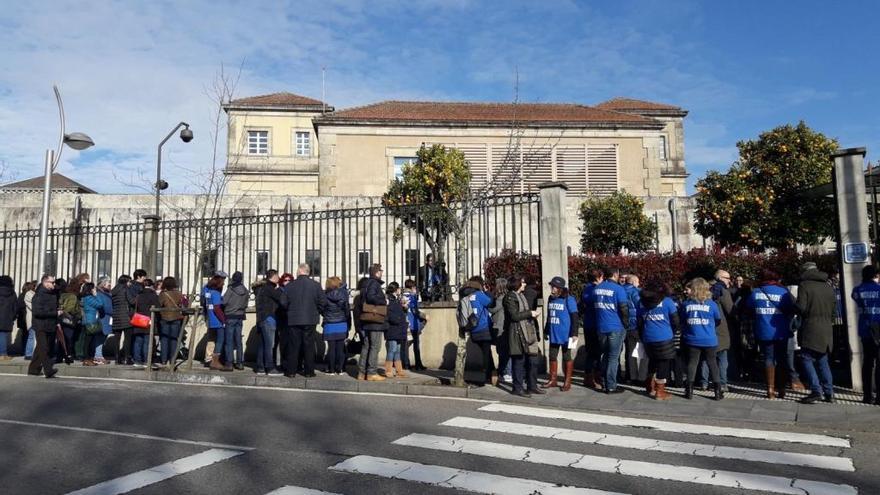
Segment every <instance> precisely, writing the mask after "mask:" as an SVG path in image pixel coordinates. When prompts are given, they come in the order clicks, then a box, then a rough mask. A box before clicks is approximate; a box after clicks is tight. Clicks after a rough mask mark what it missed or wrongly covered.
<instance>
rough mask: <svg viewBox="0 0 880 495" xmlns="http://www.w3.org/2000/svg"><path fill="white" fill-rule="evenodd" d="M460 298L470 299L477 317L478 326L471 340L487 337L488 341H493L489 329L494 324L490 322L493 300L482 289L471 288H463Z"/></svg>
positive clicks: (473, 330) (474, 329)
mask: <svg viewBox="0 0 880 495" xmlns="http://www.w3.org/2000/svg"><path fill="white" fill-rule="evenodd" d="M459 297H467V298H469V299H470V301H471V308H473V310H474V314H475V315H477V326H475V327H474V328H473V329H472V330H471V338H472V339H474V337H475V336H476V339H475V340H480V339H481V338H482V337H486V339H487V340H488V339H491V338H492V337H491V335H490V332H489V328H490V327H491V326H492V324H491V322H490V321H489V306H491V305H492V298H491V297H489V295H488V294H486V293H485V292H483V291H482V290H481V289H477V288H475V287H470V286H465V287H464V288H462V289H461V291H460V292H459Z"/></svg>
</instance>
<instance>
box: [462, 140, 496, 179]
mask: <svg viewBox="0 0 880 495" xmlns="http://www.w3.org/2000/svg"><path fill="white" fill-rule="evenodd" d="M457 148H458V150H459V151H461V152H462V153H464V157H465V159H467V161H468V165H469V166H470V170H471V187H475V188H478V187H485V186H486V183H487V182H488V181H489V162H488V158H489V157H488V152H487V150H486V145H485V144H461V145H458V146H457Z"/></svg>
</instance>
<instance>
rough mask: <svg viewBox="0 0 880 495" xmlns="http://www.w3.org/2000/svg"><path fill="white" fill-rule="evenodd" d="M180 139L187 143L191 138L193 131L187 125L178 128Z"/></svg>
mask: <svg viewBox="0 0 880 495" xmlns="http://www.w3.org/2000/svg"><path fill="white" fill-rule="evenodd" d="M180 139H181V140H182V141H183V142H184V143H188V142H190V141H192V140H193V131H191V130H190V128H189V127H187V128H185V129H181V130H180Z"/></svg>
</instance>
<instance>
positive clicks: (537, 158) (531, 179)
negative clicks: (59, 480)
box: [522, 146, 553, 192]
mask: <svg viewBox="0 0 880 495" xmlns="http://www.w3.org/2000/svg"><path fill="white" fill-rule="evenodd" d="M552 155H553V148H551V147H550V146H541V147H538V146H535V147H523V153H522V178H523V189H524V191H523V192H528V191H537V190H538V185H540V184H543V183H545V182H550V181H552V180H553V157H552Z"/></svg>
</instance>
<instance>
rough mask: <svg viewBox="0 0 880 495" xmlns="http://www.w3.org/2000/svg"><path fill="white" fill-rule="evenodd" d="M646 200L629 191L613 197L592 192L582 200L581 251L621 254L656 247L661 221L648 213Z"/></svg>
mask: <svg viewBox="0 0 880 495" xmlns="http://www.w3.org/2000/svg"><path fill="white" fill-rule="evenodd" d="M644 208H645V203H644V202H643V201H642V200H641V199H639V198H637V197H635V196H633V195H632V194H629V193H627V192H625V191H615V192H614V193H613V194H611V195H610V196H605V197H602V196H596V195H590V196H588V197H587V199H586V200H584V202H583V203H581V206H580V210H579V212H578V214H579V216H580V220H581V228H580V230H581V251H583V252H585V253H596V254H617V253H619V252H620V251H621V250H623V249H626V250H628V251H629V252H640V251H647V250H649V249H651V248H652V247H654V238H655V235H656V234H657V224H656V223H654V221H653V220H651V219H650V218H648V217H647V216H646V215H645V213H644Z"/></svg>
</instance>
